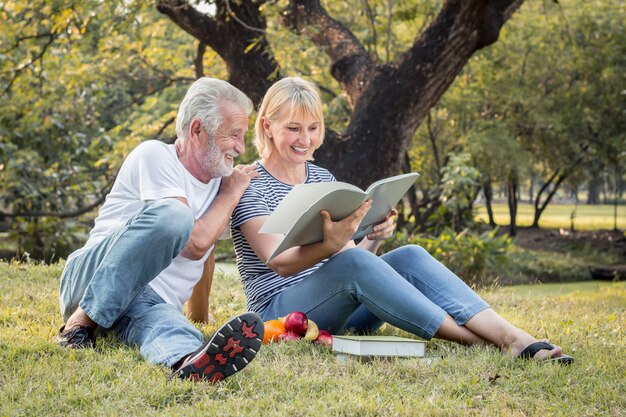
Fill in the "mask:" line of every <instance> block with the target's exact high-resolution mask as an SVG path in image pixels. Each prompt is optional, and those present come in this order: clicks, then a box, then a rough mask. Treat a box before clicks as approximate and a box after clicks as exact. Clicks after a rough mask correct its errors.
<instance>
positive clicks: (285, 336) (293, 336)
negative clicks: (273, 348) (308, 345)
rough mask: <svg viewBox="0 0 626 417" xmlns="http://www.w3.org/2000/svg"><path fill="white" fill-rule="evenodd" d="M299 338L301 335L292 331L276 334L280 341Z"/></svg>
mask: <svg viewBox="0 0 626 417" xmlns="http://www.w3.org/2000/svg"><path fill="white" fill-rule="evenodd" d="M300 339H302V336H300V335H299V334H296V333H294V332H286V333H282V334H280V335H278V340H280V341H282V342H291V341H293V340H300Z"/></svg>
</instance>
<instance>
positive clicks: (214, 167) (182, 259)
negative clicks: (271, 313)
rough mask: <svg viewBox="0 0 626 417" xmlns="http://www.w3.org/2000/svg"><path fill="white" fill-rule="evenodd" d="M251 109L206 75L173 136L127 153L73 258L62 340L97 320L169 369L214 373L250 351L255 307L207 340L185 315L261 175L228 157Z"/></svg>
mask: <svg viewBox="0 0 626 417" xmlns="http://www.w3.org/2000/svg"><path fill="white" fill-rule="evenodd" d="M251 110H252V103H251V102H250V99H248V98H247V97H246V96H245V95H244V94H243V93H242V92H241V91H239V90H237V89H236V88H235V87H233V86H232V85H230V84H228V83H227V82H225V81H220V80H215V79H211V78H201V79H199V80H197V81H196V82H195V83H194V84H193V85H192V86H191V87H190V88H189V91H188V92H187V94H186V95H185V98H184V99H183V101H182V103H181V105H180V108H179V111H178V115H177V121H176V133H177V135H178V138H177V140H176V142H175V143H174V144H173V145H167V144H164V143H162V142H158V141H146V142H144V143H142V144H140V145H139V146H137V148H136V149H135V150H133V151H132V152H131V153H130V154H129V155H128V158H126V160H125V161H124V164H123V165H122V168H121V169H120V172H119V174H118V176H117V179H116V181H115V184H114V185H113V188H112V189H111V193H110V194H109V195H108V196H107V198H106V202H105V203H104V205H103V206H102V208H101V209H100V212H99V215H98V218H97V219H96V221H95V226H94V228H93V230H92V231H91V233H90V236H89V240H88V241H87V243H86V244H85V246H84V247H83V248H81V249H79V250H77V251H76V252H74V253H73V254H71V255H70V256H69V257H68V260H67V264H66V266H65V270H64V271H63V275H62V277H61V285H60V304H61V312H62V314H63V318H64V320H65V325H64V326H63V327H62V328H61V330H60V332H59V335H58V336H57V342H58V343H59V345H61V346H63V347H69V348H91V347H94V346H95V342H96V339H95V334H96V332H95V331H96V329H97V328H100V329H101V330H104V331H107V332H112V333H113V334H114V335H116V337H118V338H119V339H120V340H121V341H123V342H124V343H126V344H129V345H138V346H139V347H140V352H141V355H142V356H143V357H144V358H145V359H146V360H147V361H149V362H151V363H154V364H161V365H165V366H169V367H171V368H172V369H173V373H172V376H178V377H181V378H192V379H196V380H199V379H204V380H207V381H211V382H214V381H219V380H221V379H223V378H225V377H227V376H229V375H232V374H233V373H235V372H237V371H238V370H240V369H242V368H243V367H245V366H246V365H247V364H248V363H249V362H250V361H251V360H252V359H253V358H254V357H255V355H256V353H257V351H258V349H259V348H260V346H261V341H262V339H263V322H262V320H261V318H260V317H259V316H257V315H256V314H254V313H245V314H242V315H240V316H237V317H235V318H233V319H232V320H230V321H229V322H228V323H226V324H225V325H224V326H222V327H221V328H220V329H219V330H218V331H217V332H216V333H215V334H214V335H213V337H211V338H210V340H208V341H206V342H205V341H204V338H203V336H202V334H201V333H200V332H199V331H198V330H197V329H196V328H195V327H194V326H193V325H192V324H191V323H190V322H189V321H188V320H187V318H186V317H185V316H184V315H183V314H182V306H183V304H184V303H185V302H186V301H187V300H190V302H193V300H194V298H195V299H198V298H199V297H197V296H196V297H194V296H193V295H192V294H193V293H195V292H199V293H204V294H206V293H207V288H206V287H207V283H206V282H204V280H202V279H201V277H202V276H203V269H204V266H205V261H206V260H207V258H208V257H209V255H210V253H211V250H212V249H213V246H214V243H215V242H216V241H217V239H218V237H219V235H220V233H221V232H222V230H223V229H224V228H225V227H226V225H227V223H228V219H229V218H230V215H231V213H232V211H233V209H234V208H235V206H236V205H237V202H238V201H239V198H240V197H241V195H242V193H243V192H244V190H245V189H246V187H247V186H248V184H249V183H250V180H251V179H252V178H254V177H256V176H257V175H258V174H256V173H255V170H254V167H252V166H237V167H236V168H233V159H234V158H235V157H237V156H238V155H239V154H241V153H242V152H244V135H245V133H246V131H247V128H248V116H249V114H250V112H251ZM208 285H210V284H208ZM190 297H191V299H190ZM204 304H205V306H206V305H207V302H206V300H205V303H204ZM188 308H191V309H192V310H193V309H195V310H196V314H197V310H198V307H197V306H196V307H194V306H193V305H192V306H188ZM205 308H206V307H205ZM200 309H202V307H200Z"/></svg>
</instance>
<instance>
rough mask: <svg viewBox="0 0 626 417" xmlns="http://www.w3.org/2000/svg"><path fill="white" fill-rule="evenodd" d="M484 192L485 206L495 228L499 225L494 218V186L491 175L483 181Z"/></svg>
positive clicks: (492, 226) (491, 224)
mask: <svg viewBox="0 0 626 417" xmlns="http://www.w3.org/2000/svg"><path fill="white" fill-rule="evenodd" d="M483 193H484V194H485V207H486V208H487V216H488V217H489V226H491V228H492V229H493V228H494V227H496V226H497V224H496V221H495V219H494V218H493V207H492V206H491V201H492V200H493V186H492V184H491V177H489V178H487V180H486V181H485V182H484V183H483Z"/></svg>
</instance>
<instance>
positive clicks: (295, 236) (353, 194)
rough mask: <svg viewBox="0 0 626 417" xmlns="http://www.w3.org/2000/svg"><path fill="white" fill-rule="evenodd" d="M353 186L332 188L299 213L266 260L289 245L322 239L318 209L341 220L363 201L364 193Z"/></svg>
mask: <svg viewBox="0 0 626 417" xmlns="http://www.w3.org/2000/svg"><path fill="white" fill-rule="evenodd" d="M354 188H356V190H354V189H351V190H345V189H342V190H334V191H332V192H330V193H329V194H327V195H325V196H323V197H322V198H320V199H319V200H318V201H316V202H315V203H314V204H312V205H311V206H309V207H308V208H307V209H306V210H305V211H304V212H302V213H300V215H299V216H298V217H297V218H296V219H295V221H294V222H293V225H292V228H291V229H290V230H289V232H288V233H287V235H286V236H285V238H284V239H283V241H282V242H281V243H280V245H278V247H277V248H276V249H275V250H274V253H272V255H271V256H270V257H269V259H268V262H269V261H270V260H271V259H273V258H274V257H275V256H276V255H278V254H279V253H281V252H283V251H284V250H286V249H289V248H291V247H294V246H303V245H308V244H310V243H315V242H321V241H322V240H324V230H323V225H324V220H323V218H322V215H321V214H320V211H321V210H327V211H328V212H329V213H330V216H331V218H332V219H333V221H337V220H341V219H343V218H345V217H346V216H348V215H350V213H352V212H353V211H354V210H356V209H357V207H359V206H360V205H361V203H363V201H365V193H364V192H363V191H361V190H360V189H358V188H357V187H354ZM357 190H358V191H357ZM283 201H284V200H283ZM294 214H296V213H294ZM272 215H273V214H272Z"/></svg>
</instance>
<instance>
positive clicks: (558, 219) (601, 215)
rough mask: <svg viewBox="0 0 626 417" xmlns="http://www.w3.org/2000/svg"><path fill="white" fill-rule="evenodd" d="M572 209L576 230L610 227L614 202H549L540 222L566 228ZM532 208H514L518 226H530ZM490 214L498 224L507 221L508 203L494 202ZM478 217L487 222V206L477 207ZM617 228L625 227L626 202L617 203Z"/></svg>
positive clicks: (543, 224) (506, 223) (520, 205)
mask: <svg viewBox="0 0 626 417" xmlns="http://www.w3.org/2000/svg"><path fill="white" fill-rule="evenodd" d="M574 210H576V211H575V217H574V227H575V229H576V230H598V229H613V226H614V221H613V210H614V208H613V206H611V205H606V204H599V205H588V204H579V205H578V206H575V205H574V204H549V205H548V207H547V208H546V210H545V211H544V212H543V214H542V215H541V218H540V219H539V226H540V227H545V228H549V229H558V228H565V229H569V227H570V224H571V215H572V212H573V211H574ZM534 214H535V209H534V207H533V205H531V204H527V203H520V204H519V206H518V208H517V222H516V224H517V225H518V226H530V225H531V224H532V222H533V218H534ZM493 216H494V219H495V222H496V223H497V224H500V225H508V224H509V223H510V216H509V207H508V206H507V205H506V204H494V205H493ZM478 218H479V219H481V220H483V221H485V222H487V221H488V220H489V219H488V217H487V209H486V208H485V207H484V206H480V207H478ZM617 228H618V229H621V230H624V229H626V206H624V205H621V206H618V207H617Z"/></svg>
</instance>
